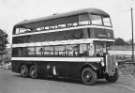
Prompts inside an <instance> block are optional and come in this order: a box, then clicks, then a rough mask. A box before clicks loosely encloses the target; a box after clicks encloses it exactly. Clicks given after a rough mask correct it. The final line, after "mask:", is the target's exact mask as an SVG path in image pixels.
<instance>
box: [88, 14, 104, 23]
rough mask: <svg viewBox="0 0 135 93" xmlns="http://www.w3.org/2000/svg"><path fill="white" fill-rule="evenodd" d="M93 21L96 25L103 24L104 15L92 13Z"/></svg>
mask: <svg viewBox="0 0 135 93" xmlns="http://www.w3.org/2000/svg"><path fill="white" fill-rule="evenodd" d="M90 18H91V23H92V24H94V25H103V24H102V17H101V16H100V15H90Z"/></svg>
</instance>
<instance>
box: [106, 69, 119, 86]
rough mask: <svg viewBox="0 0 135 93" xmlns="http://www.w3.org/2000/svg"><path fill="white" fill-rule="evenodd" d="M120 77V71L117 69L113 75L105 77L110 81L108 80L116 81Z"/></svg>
mask: <svg viewBox="0 0 135 93" xmlns="http://www.w3.org/2000/svg"><path fill="white" fill-rule="evenodd" d="M118 78H119V73H118V70H117V69H116V70H115V74H114V75H113V76H108V75H106V77H105V79H106V80H107V81H108V82H112V83H113V82H116V81H117V80H118Z"/></svg>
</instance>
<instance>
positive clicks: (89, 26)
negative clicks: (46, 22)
mask: <svg viewBox="0 0 135 93" xmlns="http://www.w3.org/2000/svg"><path fill="white" fill-rule="evenodd" d="M82 28H102V29H110V30H112V28H111V27H105V26H94V25H87V26H78V27H70V28H63V29H55V30H48V31H38V32H32V33H22V34H17V35H13V37H17V36H26V35H35V34H43V33H50V32H59V31H66V30H73V29H82Z"/></svg>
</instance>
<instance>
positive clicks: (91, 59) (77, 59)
mask: <svg viewBox="0 0 135 93" xmlns="http://www.w3.org/2000/svg"><path fill="white" fill-rule="evenodd" d="M11 60H12V61H13V60H16V61H17V60H18V61H56V62H101V61H103V58H102V57H89V58H88V57H12V58H11Z"/></svg>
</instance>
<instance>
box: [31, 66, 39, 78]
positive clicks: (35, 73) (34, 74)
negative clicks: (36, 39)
mask: <svg viewBox="0 0 135 93" xmlns="http://www.w3.org/2000/svg"><path fill="white" fill-rule="evenodd" d="M30 77H31V78H33V79H36V78H38V67H37V66H36V65H32V66H31V67H30Z"/></svg>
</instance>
